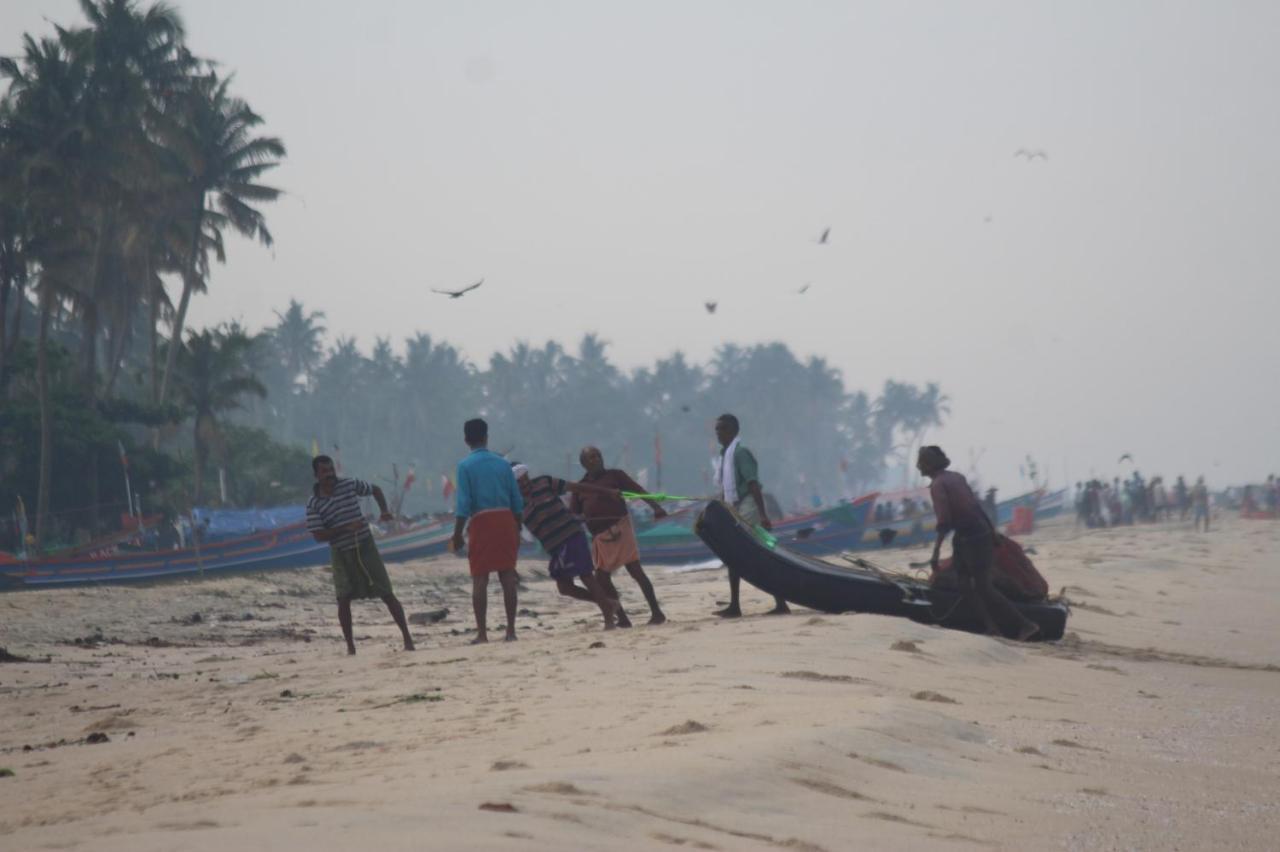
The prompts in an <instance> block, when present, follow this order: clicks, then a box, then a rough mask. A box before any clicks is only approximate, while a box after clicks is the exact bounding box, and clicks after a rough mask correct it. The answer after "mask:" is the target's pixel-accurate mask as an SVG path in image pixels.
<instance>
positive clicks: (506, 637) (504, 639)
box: [502, 630, 516, 642]
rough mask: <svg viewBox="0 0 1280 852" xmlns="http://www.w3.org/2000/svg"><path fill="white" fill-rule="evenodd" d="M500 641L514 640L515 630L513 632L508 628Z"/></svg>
mask: <svg viewBox="0 0 1280 852" xmlns="http://www.w3.org/2000/svg"><path fill="white" fill-rule="evenodd" d="M502 641H503V642H514V641H516V632H515V631H514V630H508V631H507V635H506V636H504V637H503V639H502Z"/></svg>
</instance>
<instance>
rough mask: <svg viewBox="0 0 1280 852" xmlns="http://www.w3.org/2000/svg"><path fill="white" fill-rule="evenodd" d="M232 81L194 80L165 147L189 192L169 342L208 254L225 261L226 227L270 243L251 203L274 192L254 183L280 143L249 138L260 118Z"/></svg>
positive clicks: (197, 287)
mask: <svg viewBox="0 0 1280 852" xmlns="http://www.w3.org/2000/svg"><path fill="white" fill-rule="evenodd" d="M230 83H231V80H230V79H219V78H218V75H217V74H216V73H213V72H210V73H208V74H207V75H204V76H201V77H197V78H194V79H193V80H192V81H191V84H190V85H189V87H188V90H187V92H186V93H185V96H184V97H183V98H182V111H181V122H180V126H179V127H178V128H176V129H174V131H173V132H172V134H171V135H170V136H169V138H168V139H166V143H167V145H168V147H170V148H171V149H172V150H174V151H175V152H176V153H177V154H178V155H179V157H180V160H181V162H182V164H183V169H184V171H185V177H186V181H187V186H188V198H187V202H188V203H189V205H190V206H189V207H188V208H187V209H188V210H189V213H188V215H187V216H185V217H184V219H185V221H186V223H187V227H188V244H187V248H186V252H185V264H184V269H183V275H182V296H181V298H180V299H179V300H178V308H177V311H176V313H175V314H174V318H173V333H172V335H171V337H172V339H174V340H177V339H179V338H180V337H181V335H182V329H183V325H184V324H185V322H186V319H187V308H188V307H189V306H190V304H191V296H192V294H193V293H195V292H198V291H201V290H203V289H204V288H205V286H206V281H207V279H208V276H209V253H210V252H212V253H213V255H214V256H215V257H216V258H217V260H218V262H219V263H223V262H225V261H226V252H225V249H224V247H223V239H222V234H223V231H224V230H225V229H226V228H227V227H228V226H230V227H231V228H234V229H235V230H236V231H237V232H238V233H240V234H243V235H244V236H246V237H255V236H256V237H257V238H258V239H259V240H260V241H261V242H262V244H263V245H267V246H269V245H271V243H272V237H271V231H270V230H268V229H267V223H266V217H265V216H263V214H262V212H261V211H260V210H258V209H257V208H256V207H254V206H253V205H254V204H256V203H260V202H265V201H275V200H276V199H277V198H278V197H279V196H280V190H278V189H274V188H272V187H268V186H263V185H262V184H260V183H257V180H258V179H259V178H260V177H261V176H262V175H263V174H264V173H266V172H267V171H269V170H271V169H273V168H275V167H276V166H277V165H279V160H280V158H282V157H283V156H284V155H285V147H284V143H283V142H281V141H280V140H279V139H276V138H275V137H269V136H254V135H253V132H254V129H255V128H256V127H258V126H259V125H260V124H262V118H261V117H260V116H259V115H258V114H257V113H255V112H254V111H253V110H252V109H250V108H249V105H248V104H246V103H245V102H244V101H242V100H240V99H238V98H235V97H232V96H231V94H230V91H229V86H230ZM179 351H180V350H179V349H178V348H170V350H169V359H168V361H167V362H166V364H165V369H164V375H163V377H162V378H161V380H160V394H159V401H160V402H161V403H163V402H164V400H165V397H166V394H167V391H168V386H169V381H170V375H171V374H172V372H173V365H174V361H175V359H176V358H177V354H178V352H179Z"/></svg>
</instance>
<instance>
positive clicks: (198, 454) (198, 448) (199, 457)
mask: <svg viewBox="0 0 1280 852" xmlns="http://www.w3.org/2000/svg"><path fill="white" fill-rule="evenodd" d="M200 419H201V418H200V415H198V414H197V415H196V417H195V428H194V430H193V433H194V434H193V437H194V439H195V443H194V446H195V460H196V477H195V479H196V481H195V487H194V488H193V489H192V493H191V507H192V508H195V507H197V506H199V505H200V496H201V490H202V489H203V487H204V464H205V461H206V460H207V457H208V455H209V449H208V448H207V447H206V446H205V444H204V437H203V436H202V435H201V434H200V425H201V424H200Z"/></svg>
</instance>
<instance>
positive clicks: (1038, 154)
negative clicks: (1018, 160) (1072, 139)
mask: <svg viewBox="0 0 1280 852" xmlns="http://www.w3.org/2000/svg"><path fill="white" fill-rule="evenodd" d="M1013 156H1015V157H1025V158H1026V161H1027V162H1028V163H1030V162H1032V161H1034V160H1037V159H1039V160H1045V161H1047V160H1048V159H1049V155H1048V154H1047V153H1045V151H1044V149H1043V148H1036V149H1034V150H1033V149H1030V148H1019V149H1018V150H1016V151H1014V152H1013Z"/></svg>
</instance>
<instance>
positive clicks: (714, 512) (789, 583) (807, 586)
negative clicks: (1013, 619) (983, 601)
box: [695, 502, 1068, 641]
mask: <svg viewBox="0 0 1280 852" xmlns="http://www.w3.org/2000/svg"><path fill="white" fill-rule="evenodd" d="M695 530H696V531H697V533H698V536H699V537H700V538H701V539H702V540H703V541H704V542H706V544H707V547H708V548H710V550H711V551H712V552H713V553H715V555H716V556H718V557H719V558H720V559H721V561H723V562H724V563H725V564H726V565H729V566H731V567H732V568H733V569H734V570H735V571H736V572H738V575H739V576H740V577H742V579H743V580H746V581H747V582H748V583H750V584H751V585H753V586H755V587H756V588H758V589H760V590H761V591H763V592H766V593H768V594H770V595H776V596H779V597H781V598H784V599H785V600H787V601H790V602H791V603H795V604H799V605H800V606H805V607H809V608H810V609H816V610H820V611H822V612H831V613H840V612H868V613H877V614H880V615H895V616H901V617H903V618H910V619H911V620H912V621H918V622H920V623H922V624H936V625H940V626H942V627H950V628H955V629H957V630H967V631H970V632H974V633H982V632H984V630H983V624H982V622H981V619H980V618H979V617H978V614H977V613H976V612H974V611H973V610H972V609H971V608H970V607H969V606H968V605H967V604H966V603H964V602H963V601H962V600H961V598H960V596H959V595H958V594H957V593H955V592H954V591H947V590H942V589H934V588H931V587H930V586H929V585H928V584H927V583H924V582H921V581H916V580H905V579H900V578H897V577H892V576H890V575H887V574H884V573H881V572H877V571H875V570H871V569H865V568H855V567H853V566H849V567H844V566H840V565H834V564H832V563H830V562H824V561H822V560H819V559H815V558H813V557H811V556H807V555H805V554H803V553H797V552H795V551H793V550H792V549H791V548H790V547H789V546H787V545H786V544H784V543H783V542H781V541H779V540H777V539H775V538H774V537H773V536H772V535H770V534H769V533H768V532H767V531H765V530H763V529H761V528H759V527H754V526H752V525H751V524H748V523H747V522H745V521H743V520H742V519H741V518H739V517H738V516H737V515H736V514H735V513H734V512H733V511H731V510H730V509H729V508H728V507H727V506H725V505H724V504H723V503H720V502H712V503H710V504H708V505H707V508H706V509H705V510H703V512H702V514H701V515H700V516H699V518H698V521H697V524H696V525H695ZM1014 605H1015V606H1016V607H1017V608H1018V610H1019V611H1020V612H1021V613H1022V614H1023V615H1024V616H1026V617H1027V618H1029V619H1031V620H1032V621H1034V622H1035V623H1036V624H1038V625H1039V626H1040V632H1039V633H1038V634H1036V636H1035V637H1033V638H1034V640H1035V641H1044V640H1055V639H1061V638H1062V635H1063V632H1064V631H1065V630H1066V625H1067V615H1068V610H1067V607H1066V605H1065V604H1063V603H1060V602H1056V601H1045V602H1041V603H1015V604H1014Z"/></svg>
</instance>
